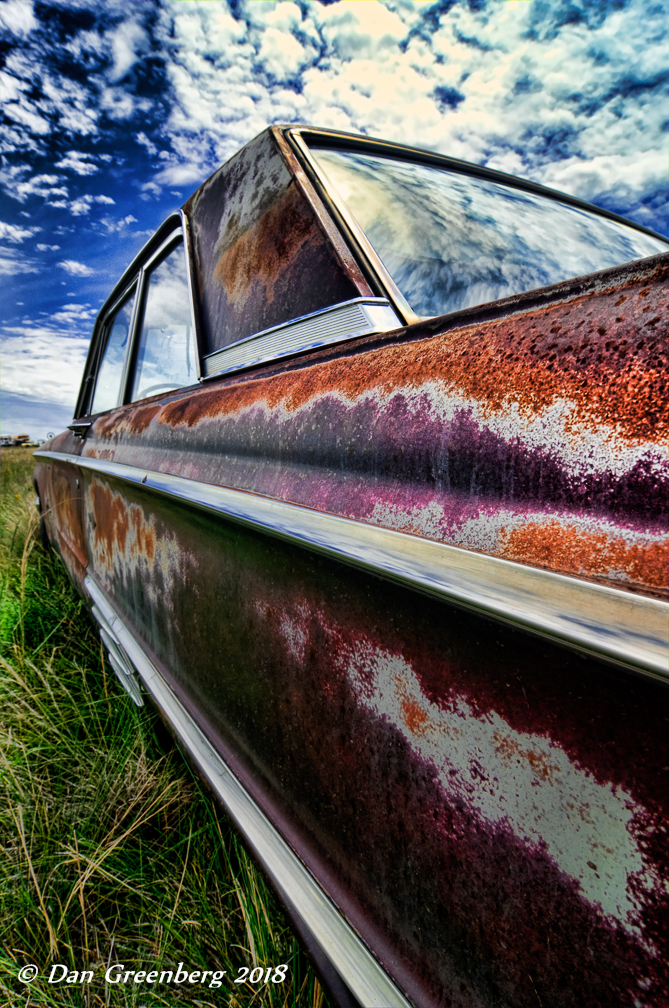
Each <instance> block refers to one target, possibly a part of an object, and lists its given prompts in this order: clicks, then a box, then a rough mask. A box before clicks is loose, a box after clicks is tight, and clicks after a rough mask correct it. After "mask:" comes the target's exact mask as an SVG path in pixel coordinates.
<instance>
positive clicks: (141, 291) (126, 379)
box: [113, 223, 200, 409]
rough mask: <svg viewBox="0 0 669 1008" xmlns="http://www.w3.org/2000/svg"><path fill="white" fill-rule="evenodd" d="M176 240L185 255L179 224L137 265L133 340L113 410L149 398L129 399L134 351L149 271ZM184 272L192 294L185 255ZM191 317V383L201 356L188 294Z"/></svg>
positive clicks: (138, 336)
mask: <svg viewBox="0 0 669 1008" xmlns="http://www.w3.org/2000/svg"><path fill="white" fill-rule="evenodd" d="M179 242H182V244H183V246H184V254H185V249H186V241H185V235H184V233H183V230H182V228H181V224H180V223H179V225H178V226H177V227H175V228H174V230H173V231H172V232H171V233H170V234H168V235H167V236H166V237H165V238H164V239H163V241H162V242H161V243H160V244H159V245H158V246H157V248H156V249H155V250H154V251H153V252H152V253H151V255H150V256H149V257H148V258H147V259H145V260H144V261H143V262H142V265H141V266H140V267H139V272H138V273H137V290H138V297H137V302H136V305H135V314H134V315H133V320H132V343H131V345H130V347H129V348H128V353H127V355H126V361H125V373H124V376H123V386H122V387H123V395H122V397H121V402H119V403H117V404H116V406H115V407H113V408H114V409H117V408H118V407H119V406H127V405H128V403H131V402H141V401H142V399H148V398H149V396H139V397H138V398H137V399H131V398H130V397H131V395H132V384H133V381H134V377H135V370H136V365H137V350H138V347H139V340H140V336H141V326H140V322H143V320H144V310H145V308H146V292H147V289H148V285H149V279H150V278H149V274H150V272H151V270H153V269H155V268H156V267H157V266H160V264H161V262H163V261H164V260H165V259H167V257H168V255H170V254H171V253H172V252H173V251H174V249H175V248H176V247H177V246H178V244H179ZM186 274H187V282H188V294H189V297H191V279H190V270H189V267H188V258H186ZM190 316H191V327H192V329H193V339H194V341H195V353H196V356H197V358H198V361H197V369H196V370H197V374H196V377H195V381H193V382H191V385H194V384H195V383H196V382H198V381H199V380H200V359H199V346H198V343H197V337H196V331H195V326H194V325H193V299H192V297H191V303H190ZM180 388H189V386H188V385H178V386H177V388H176V389H173V390H172V391H175V392H176V391H178V389H180Z"/></svg>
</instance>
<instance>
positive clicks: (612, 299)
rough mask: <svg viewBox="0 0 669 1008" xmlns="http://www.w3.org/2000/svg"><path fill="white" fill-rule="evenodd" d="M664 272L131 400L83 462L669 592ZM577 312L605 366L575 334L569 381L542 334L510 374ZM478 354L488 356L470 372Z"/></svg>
mask: <svg viewBox="0 0 669 1008" xmlns="http://www.w3.org/2000/svg"><path fill="white" fill-rule="evenodd" d="M666 275H667V257H666V256H663V257H659V258H658V259H655V260H649V261H648V264H647V265H640V264H630V265H629V266H626V267H619V268H617V269H615V270H609V271H607V272H606V273H605V274H602V275H599V276H597V277H595V278H593V280H592V281H591V282H590V289H589V290H588V287H587V286H586V284H585V282H584V281H582V280H581V281H571V282H568V283H565V284H561V285H557V286H556V288H555V289H554V293H553V295H552V297H548V296H547V295H545V294H543V293H542V299H543V303H542V304H541V305H540V306H539V307H536V295H532V294H528V295H523V296H521V297H519V298H515V299H511V301H512V305H511V308H510V311H509V314H508V315H506V316H502V317H499V313H498V315H497V317H493V318H492V319H487V320H486V319H484V320H482V321H480V322H474V323H472V322H471V316H472V312H469V313H463V314H464V319H463V321H462V322H458V319H457V318H456V319H453V320H452V321H451V322H450V323H449V324H448V325H447V324H446V323H442V326H443V328H444V332H443V333H442V332H440V331H439V330H437V333H436V334H435V335H429V336H428V335H426V333H425V330H426V327H425V326H424V325H423V326H412V327H409V328H408V329H406V330H404V331H401V332H400V333H399V334H397V335H396V336H392V337H385V338H383V339H382V338H379V337H374V338H371V339H366V340H359V341H357V342H356V343H355V344H354V345H353V346H352V347H351V348H341V347H340V348H337V349H335V350H332V349H330V350H327V351H321V352H320V353H316V354H312V355H309V356H308V357H307V358H305V359H304V362H303V363H302V364H299V365H294V366H293V367H292V369H288V370H283V371H281V372H279V373H276V370H274V371H273V370H272V369H271V368H267V369H264V370H263V371H261V372H260V373H259V375H258V376H257V377H256V375H255V374H251V375H246V376H243V377H241V378H233V379H227V380H225V381H221V382H217V383H215V384H212V385H210V386H207V387H206V388H205V389H203V390H202V391H200V392H197V393H191V394H189V395H188V396H187V397H183V396H181V397H180V396H175V397H171V398H170V397H168V398H167V399H165V400H164V401H163V403H157V404H151V405H150V406H146V405H138V406H134V405H133V406H129V407H125V408H123V409H122V410H121V411H118V412H116V413H112V414H111V415H109V416H105V417H103V418H101V419H100V420H99V421H98V422H97V423H96V425H95V427H94V428H93V431H92V432H91V434H90V435H89V437H88V439H87V441H86V447H85V453H86V454H88V455H91V456H97V457H100V458H107V459H114V460H115V461H117V462H128V463H132V464H136V465H150V466H151V467H153V468H156V469H158V470H161V471H165V472H171V473H175V474H178V475H182V476H187V477H190V478H193V479H200V480H204V481H205V482H211V483H219V484H224V485H228V486H233V487H238V488H240V489H244V490H251V491H254V492H256V493H262V494H267V495H268V496H275V497H279V498H281V499H283V500H289V501H293V502H296V503H300V504H306V505H308V506H310V507H314V508H317V509H321V510H323V511H328V512H332V513H336V514H342V515H346V516H348V517H352V518H357V519H361V520H364V521H370V522H373V523H375V524H380V525H385V526H389V527H392V528H399V529H405V530H406V531H410V532H414V533H416V534H420V535H425V536H427V537H429V538H434V539H437V540H440V541H444V542H448V543H451V544H454V545H458V546H464V547H466V548H469V549H475V550H479V551H482V552H486V553H490V554H492V555H495V556H501V557H504V558H507V559H513V560H516V561H518V562H521V563H528V564H531V565H535V566H541V567H546V568H548V569H552V570H556V571H560V572H562V573H567V574H573V575H577V576H580V577H586V578H590V579H592V580H597V581H602V582H604V583H607V584H611V585H615V586H617V587H622V588H629V589H632V590H635V591H643V592H646V593H648V594H652V595H656V596H660V597H666V594H667V538H666V527H667V522H666V518H667V500H668V499H669V495H668V490H669V477H668V472H667V452H666V436H667V431H666V420H665V419H664V418H663V417H662V416H661V415H660V414H658V412H657V401H656V400H657V396H658V395H661V394H662V392H663V389H664V387H665V385H666V369H667V355H666V337H664V338H663V336H660V335H659V334H657V333H658V330H659V325H658V322H657V319H658V318H659V317H660V316H662V317H663V318H664V319H665V320H666V321H668V322H669V319H667V308H666V303H665V300H664V298H663V294H664V287H665V284H666ZM623 304H627V306H628V307H627V309H625V308H623V307H622V305H623ZM639 304H640V305H641V308H639ZM649 308H650V309H651V312H650V313H649V312H647V311H646V309H649ZM586 309H587V311H586ZM570 313H571V314H572V315H574V316H575V317H576V321H575V327H576V329H578V328H579V327H581V328H582V326H581V322H582V321H583V318H589V317H590V316H592V315H594V316H595V318H596V320H597V323H598V325H597V326H596V327H594V323H592V324H591V331H590V332H589V334H586V341H588V340H589V341H590V345H591V346H593V347H594V352H593V355H594V358H595V360H594V364H587V366H586V365H583V364H580V363H579V361H578V360H575V358H577V357H578V354H579V353H582V351H581V350H580V349H577V350H574V348H573V346H572V344H573V343H574V337H573V336H570V334H569V331H567V329H566V327H561V328H563V329H565V335H564V336H563V342H564V343H565V344H566V348H565V350H564V352H563V354H562V358H561V360H562V369H563V374H562V375H556V373H555V365H554V361H553V360H551V356H550V355H548V363H547V364H546V363H542V360H541V358H540V356H539V355H537V354H536V353H534V352H530V351H533V349H534V347H535V346H536V341H537V337H536V335H535V336H533V337H532V339H534V341H535V342H534V343H533V344H532V345H531V346H530V350H529V351H528V352H527V354H526V355H525V356H524V357H523V356H522V355H521V356H520V358H519V359H516V358H518V354H516V355H515V357H514V359H513V360H512V361H511V362H510V363H508V364H507V358H508V357H509V354H508V353H507V354H504V353H502V351H503V350H504V349H505V347H508V346H509V345H513V342H514V340H517V341H520V342H521V343H522V340H523V339H525V336H524V335H523V334H524V333H528V334H529V335H528V339H529V336H530V335H531V334H532V332H534V331H535V330H537V329H539V330H546V331H547V333H548V334H549V336H548V338H550V339H551V340H553V342H554V341H555V339H556V337H555V336H552V335H550V334H551V333H552V332H553V330H554V329H555V328H556V326H555V325H554V324H553V323H554V322H555V319H557V318H563V316H565V315H569V314H570ZM612 313H615V314H614V317H613V319H612V318H611V315H612ZM621 313H623V314H621ZM658 313H659V314H658ZM644 314H645V316H646V317H647V320H645V319H644ZM580 316H582V317H580ZM463 323H464V324H463ZM603 323H606V324H603ZM651 323H652V324H651ZM431 327H432V328H434V327H435V323H431ZM600 330H601V332H600ZM648 332H650V333H651V334H652V335H653V339H652V340H651V339H650V337H649V336H648ZM644 333H645V334H646V339H645V340H644V338H643V337H644ZM631 340H635V341H636V342H635V343H634V345H635V346H638V345H640V344H642V343H643V344H644V346H645V350H644V347H641V350H636V351H635V353H636V354H637V357H636V358H634V359H633V360H634V361H636V363H634V362H628V364H627V365H626V366H625V367H626V369H627V370H625V368H623V366H622V363H621V359H620V354H619V352H618V351H619V349H620V344H621V343H623V342H624V343H626V344H627V343H629V342H630V341H631ZM569 341H571V342H569ZM616 341H617V342H616ZM472 346H475V347H476V351H477V357H478V359H477V360H472V361H471V363H469V364H467V365H466V366H463V363H462V361H463V354H464V355H465V357H464V359H466V360H471V358H469V357H468V354H469V350H468V349H467V348H471V347H472ZM551 346H552V343H551V344H549V345H548V348H547V349H548V350H550V349H551ZM607 347H608V350H607V349H606V348H607ZM612 347H613V349H612ZM463 348H464V349H463ZM600 350H601V351H602V352H599V351H600ZM543 356H544V358H546V356H547V354H546V353H545V354H544V355H543ZM591 356H592V355H591ZM600 358H601V359H600ZM491 360H497V361H498V363H497V365H496V369H495V372H494V377H492V376H491V375H490V368H491V364H490V361H491ZM458 368H459V371H458ZM268 372H269V375H268V376H267V377H266V376H265V375H266V374H267V373H268ZM565 375H566V379H564V376H565ZM563 379H564V380H563ZM595 381H596V383H597V384H593V383H594V382H595ZM584 386H585V387H584ZM604 393H606V394H604ZM611 395H615V396H617V398H616V401H615V403H612V402H611V401H610V397H611Z"/></svg>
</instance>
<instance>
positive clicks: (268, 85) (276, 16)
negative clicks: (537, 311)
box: [147, 0, 666, 198]
mask: <svg viewBox="0 0 669 1008" xmlns="http://www.w3.org/2000/svg"><path fill="white" fill-rule="evenodd" d="M661 6H662V5H657V4H656V5H653V3H651V2H644V0H638V2H635V3H630V4H628V5H627V6H625V7H624V8H623V9H620V10H614V9H610V10H609V9H606V8H605V9H604V10H603V12H602V14H601V16H600V14H599V13H597V12H595V9H594V8H593V9H592V11H590V9H588V10H585V13H584V16H583V18H582V19H581V21H580V22H577V23H564V24H562V23H561V17H560V12H561V9H562V8H561V6H560V5H551V4H544V3H538V2H537V3H525V2H506V0H489V2H488V3H487V4H485V5H484V6H482V7H481V8H474V9H472V8H471V7H470V5H469V3H466V2H465V0H460V2H456V3H454V4H453V5H452V6H450V8H449V9H448V10H446V9H438V8H435V7H434V6H431V5H429V4H423V3H410V2H403V0H395V2H366V3H360V2H356V0H340V2H338V3H333V4H327V5H323V4H321V3H318V2H315V0H308V2H306V3H305V4H303V5H302V6H301V7H300V6H298V5H297V4H295V3H290V2H285V3H262V4H261V3H255V2H253V0H241V2H240V3H239V5H238V6H237V7H236V8H235V10H236V15H237V17H236V18H232V17H231V16H230V14H229V13H228V9H227V6H226V5H224V4H222V3H220V4H201V3H197V4H195V3H192V4H183V3H181V2H178V0H168V2H167V3H166V4H165V5H163V7H162V8H161V17H160V22H159V29H158V34H159V36H160V37H161V38H162V40H163V42H164V45H165V47H166V51H167V50H168V48H169V52H170V58H169V60H168V65H167V72H168V75H169V77H170V81H171V84H172V87H173V89H174V92H175V96H176V101H175V102H174V104H173V107H172V111H171V114H170V117H169V119H168V121H167V123H166V126H165V131H164V132H165V135H166V137H167V138H168V139H169V142H170V144H171V147H172V151H173V153H174V155H175V156H174V158H173V159H172V160H170V163H169V165H166V166H165V167H164V168H162V169H161V170H160V171H159V173H158V174H157V175H156V176H154V178H153V180H152V181H153V184H154V185H158V186H163V185H170V184H172V185H182V184H184V185H185V184H187V183H197V182H198V181H199V180H200V179H202V178H203V177H205V176H206V175H207V174H208V173H209V172H210V171H211V170H213V169H214V168H215V167H216V166H217V164H219V163H220V162H221V161H223V160H225V159H226V158H227V157H229V156H230V155H231V154H233V153H234V152H235V151H236V150H237V149H238V148H239V147H240V146H241V145H242V144H243V143H245V142H247V141H248V140H250V139H251V138H252V137H253V136H254V135H255V134H256V133H258V132H260V130H262V129H263V128H264V127H265V126H266V125H267V124H268V123H270V122H276V121H288V122H291V121H293V122H309V123H314V124H321V125H323V126H331V127H336V128H340V129H344V130H352V131H358V132H362V133H367V134H371V135H377V136H382V137H386V138H388V139H391V140H397V141H399V142H404V143H409V144H413V145H415V146H418V147H427V148H431V149H434V150H438V151H441V152H443V153H446V154H450V155H453V156H455V157H460V158H463V159H465V160H470V161H474V162H477V163H484V164H489V165H490V166H491V167H497V168H500V169H502V170H507V171H511V172H515V173H516V174H520V175H523V176H525V177H532V178H535V179H537V180H539V181H543V180H544V179H545V180H546V181H549V180H550V178H551V177H552V176H556V177H557V176H558V175H560V176H561V177H562V178H563V183H562V184H564V185H565V186H567V187H568V186H569V185H574V186H575V187H576V189H577V190H578V191H579V192H582V193H583V194H584V195H586V196H587V197H588V198H593V197H594V198H597V197H598V196H600V197H601V196H602V194H603V193H614V194H616V195H617V194H618V192H621V193H623V195H624V190H626V189H628V188H634V187H635V186H636V181H635V179H636V178H639V179H640V173H639V171H637V172H634V171H633V166H632V159H633V157H634V156H635V155H636V154H637V153H638V154H640V155H641V156H642V160H643V161H644V163H645V164H647V165H648V166H649V165H650V164H651V161H650V154H649V155H648V157H649V160H648V161H647V162H646V160H645V152H651V151H657V150H658V136H659V135H660V131H661V125H662V122H663V119H664V118H666V111H665V109H666V105H663V103H662V101H661V100H658V96H657V94H656V93H655V92H652V93H651V92H648V91H647V90H645V84H644V82H648V81H649V80H650V78H651V77H652V75H653V74H656V73H658V74H659V73H660V71H661V70H662V68H663V67H664V65H665V63H666V47H665V42H664V40H665V38H666V30H665V29H666V26H664V24H663V12H662V10H661ZM428 12H429V13H430V20H429V21H428V20H426V14H428ZM435 22H436V23H435ZM267 75H269V76H270V79H269V80H268V79H267ZM296 78H299V88H298V90H297V91H296V90H295V89H293V87H292V85H291V86H290V87H287V86H281V85H278V84H277V81H280V80H286V81H287V80H288V79H291V80H293V79H296ZM606 158H609V159H611V160H608V161H606V160H601V161H597V159H606ZM626 159H627V160H626ZM580 161H586V162H592V172H591V174H590V176H589V181H587V184H586V177H585V174H582V173H580V172H579V171H578V170H577V162H580ZM652 163H653V165H654V166H655V167H653V170H652V177H651V175H649V174H648V173H644V174H643V179H644V181H643V185H645V186H647V187H649V191H652V188H653V186H654V185H661V184H662V183H663V182H664V180H665V176H666V171H665V170H662V169H660V170H659V171H658V168H657V166H658V164H659V162H656V161H653V162H652ZM179 166H181V169H182V174H180V172H179ZM570 166H571V167H570ZM628 170H629V171H630V172H632V176H630V175H628ZM147 191H148V190H147Z"/></svg>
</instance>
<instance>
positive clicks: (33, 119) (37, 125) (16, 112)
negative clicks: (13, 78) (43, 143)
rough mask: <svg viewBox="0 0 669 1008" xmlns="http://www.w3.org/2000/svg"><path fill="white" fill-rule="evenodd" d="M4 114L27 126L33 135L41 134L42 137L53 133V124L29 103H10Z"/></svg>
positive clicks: (6, 106)
mask: <svg viewBox="0 0 669 1008" xmlns="http://www.w3.org/2000/svg"><path fill="white" fill-rule="evenodd" d="M4 112H5V115H8V116H9V118H10V119H13V120H14V121H15V122H17V123H21V124H22V125H23V126H27V127H28V129H30V130H32V132H33V133H39V134H40V136H44V135H45V134H47V133H50V132H51V124H50V123H49V122H48V121H47V120H46V119H44V118H43V117H42V116H41V115H39V114H38V113H37V112H36V111H35V109H34V108H33V107H32V106H31V105H29V104H28V103H27V102H21V103H19V102H10V103H9V104H8V105H5V106H4Z"/></svg>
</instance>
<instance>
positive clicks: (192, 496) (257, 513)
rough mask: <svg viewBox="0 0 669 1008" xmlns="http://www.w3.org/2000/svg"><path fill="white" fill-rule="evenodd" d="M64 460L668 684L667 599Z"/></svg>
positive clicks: (135, 471) (149, 474)
mask: <svg viewBox="0 0 669 1008" xmlns="http://www.w3.org/2000/svg"><path fill="white" fill-rule="evenodd" d="M34 455H35V456H36V457H41V458H48V459H53V460H54V461H62V462H70V463H72V464H73V465H75V466H79V467H80V468H82V469H90V470H91V471H93V472H98V473H101V474H104V475H106V476H110V477H113V478H115V479H120V480H123V481H125V482H126V483H131V484H135V485H137V486H143V487H144V488H145V489H146V490H151V491H153V492H154V493H159V494H162V495H163V496H166V497H169V498H171V499H173V500H179V501H183V502H185V503H187V504H190V505H192V506H194V507H197V508H199V509H201V510H203V511H207V512H210V513H213V514H217V515H220V516H223V517H225V518H228V519H230V520H232V521H235V522H238V523H240V524H242V525H247V526H250V527H251V528H253V529H255V530H257V531H262V532H265V533H268V534H270V535H274V536H277V537H279V538H281V539H284V540H287V541H289V542H293V543H295V544H297V545H300V546H304V547H307V548H309V549H313V550H316V551H317V552H320V553H324V554H326V555H328V556H331V557H333V558H335V559H336V560H340V561H342V562H344V563H348V564H352V565H354V566H356V567H360V568H362V569H363V570H366V571H368V572H370V573H372V574H376V575H380V576H382V577H385V578H388V579H390V580H392V581H395V582H398V583H399V584H402V585H405V586H409V587H411V588H414V589H418V590H419V591H423V592H426V593H427V594H429V595H432V596H436V597H438V598H441V599H444V600H446V601H449V602H451V603H455V604H456V605H459V606H462V607H465V608H467V609H471V610H474V611H475V612H478V613H481V614H483V615H485V616H492V617H494V618H495V619H498V620H502V621H503V622H505V623H508V624H510V625H512V626H514V627H520V628H522V629H525V630H529V631H530V632H532V633H534V634H538V635H540V636H542V637H546V638H548V639H549V640H552V641H554V642H557V643H559V644H563V645H566V646H568V647H570V648H573V649H575V650H577V651H579V652H582V653H585V654H588V655H590V656H594V657H596V658H600V659H603V660H605V661H608V662H613V663H615V664H617V665H620V666H622V667H624V668H627V669H630V670H632V671H635V672H639V673H641V674H643V675H645V676H647V677H650V678H652V679H657V680H660V681H662V682H667V681H669V672H668V669H667V648H668V646H669V618H668V617H669V604H668V603H666V602H661V601H658V600H657V599H651V598H647V597H646V596H644V595H637V594H633V593H631V592H625V591H622V590H620V589H617V588H609V587H607V586H605V585H599V584H596V583H594V582H590V581H581V580H579V579H577V578H572V577H567V576H565V575H563V574H555V573H553V572H551V571H545V570H540V569H539V568H536V567H528V566H525V565H523V564H519V563H514V562H513V561H510V560H502V559H500V558H498V557H491V556H487V555H486V554H483V553H474V552H470V551H468V550H464V549H461V548H459V547H457V546H449V545H447V544H446V543H440V542H435V541H434V540H430V539H423V538H421V537H419V536H415V535H411V534H409V533H406V532H398V531H396V530H394V529H387V528H383V527H380V526H378V525H370V524H367V523H366V522H361V521H357V520H353V519H351V518H342V517H340V516H339V515H332V514H327V513H324V512H322V511H315V510H312V509H311V508H308V507H303V506H301V505H298V504H289V503H286V502H285V501H280V500H276V499H274V498H270V497H262V496H260V495H257V494H253V493H248V492H246V491H243V490H234V489H231V488H229V487H224V486H217V485H215V484H210V483H202V482H199V481H197V480H191V479H186V478H185V477H183V476H173V475H170V474H169V473H160V472H156V471H152V470H147V469H140V468H138V467H136V466H129V465H123V464H120V463H118V462H107V461H103V460H101V459H95V458H88V457H84V456H79V455H71V454H68V453H61V452H51V451H36V452H34Z"/></svg>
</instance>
